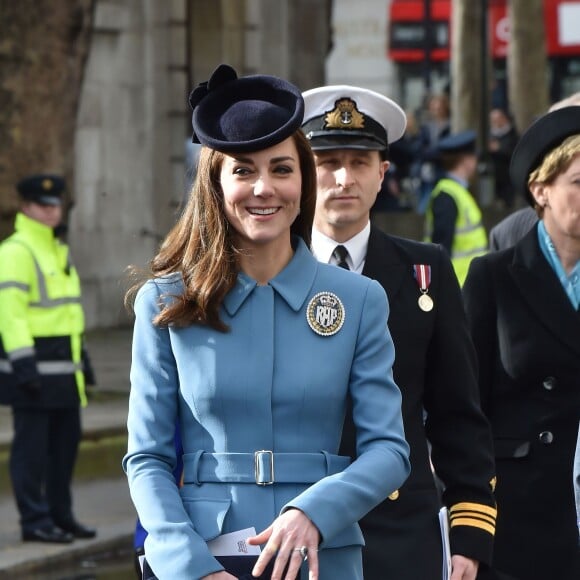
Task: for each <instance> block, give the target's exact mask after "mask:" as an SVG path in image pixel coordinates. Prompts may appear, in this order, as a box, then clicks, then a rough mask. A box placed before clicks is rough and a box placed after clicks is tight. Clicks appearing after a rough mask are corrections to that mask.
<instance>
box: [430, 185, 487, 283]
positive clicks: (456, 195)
mask: <svg viewBox="0 0 580 580" xmlns="http://www.w3.org/2000/svg"><path fill="white" fill-rule="evenodd" d="M441 192H445V193H447V194H448V195H450V196H451V197H452V198H453V201H454V202H455V205H456V206H457V220H456V222H455V235H454V237H453V243H452V245H451V262H452V263H453V268H454V269H455V274H456V275H457V279H458V280H459V284H461V285H463V283H464V282H465V278H467V271H468V270H469V263H470V262H471V260H473V258H475V257H476V256H482V255H483V254H486V253H487V234H486V232H485V228H484V226H483V222H482V220H481V210H480V209H479V207H478V205H477V203H476V201H475V199H473V196H472V195H471V193H469V191H468V190H467V189H466V188H465V187H463V186H462V185H461V184H460V183H458V182H457V181H455V180H454V179H449V178H443V179H440V180H439V181H438V182H437V184H436V185H435V188H434V189H433V191H432V192H431V202H430V203H429V208H428V209H427V212H426V215H425V217H426V241H428V242H430V241H432V239H431V236H432V234H433V210H432V203H433V200H434V199H435V198H436V197H437V196H438V195H439V194H440V193H441Z"/></svg>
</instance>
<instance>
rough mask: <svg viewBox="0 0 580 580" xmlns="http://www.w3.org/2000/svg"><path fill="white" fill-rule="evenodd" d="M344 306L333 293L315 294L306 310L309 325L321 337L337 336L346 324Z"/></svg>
mask: <svg viewBox="0 0 580 580" xmlns="http://www.w3.org/2000/svg"><path fill="white" fill-rule="evenodd" d="M344 318H345V313H344V306H343V304H342V302H341V301H340V298H339V297H338V296H337V295H336V294H333V293H332V292H319V293H318V294H315V295H314V296H313V297H312V299H311V300H310V302H309V303H308V307H307V308H306V320H308V325H309V326H310V328H312V330H313V331H314V332H316V334H319V335H320V336H332V335H333V334H336V333H337V332H338V331H339V330H340V329H341V328H342V325H343V324H344Z"/></svg>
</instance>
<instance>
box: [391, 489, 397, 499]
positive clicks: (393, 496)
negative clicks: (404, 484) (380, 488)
mask: <svg viewBox="0 0 580 580" xmlns="http://www.w3.org/2000/svg"><path fill="white" fill-rule="evenodd" d="M389 499H390V500H391V501H396V500H398V499H399V490H398V489H396V490H395V491H394V492H393V493H392V494H391V495H389Z"/></svg>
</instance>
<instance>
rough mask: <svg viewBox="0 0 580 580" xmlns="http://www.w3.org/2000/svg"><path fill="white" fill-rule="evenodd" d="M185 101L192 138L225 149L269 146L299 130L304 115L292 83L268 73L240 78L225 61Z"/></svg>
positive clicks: (256, 148)
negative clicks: (189, 109)
mask: <svg viewBox="0 0 580 580" xmlns="http://www.w3.org/2000/svg"><path fill="white" fill-rule="evenodd" d="M189 104H190V106H191V108H192V110H193V114H192V120H191V123H192V126H193V139H192V140H193V142H194V143H201V144H202V145H206V146H208V147H211V148H212V149H216V150H218V151H222V152H224V153H228V152H251V151H259V150H261V149H266V148H268V147H272V146H273V145H276V144H278V143H280V142H281V141H284V139H286V138H288V137H290V135H292V134H293V133H294V132H295V131H296V130H298V129H299V127H300V124H301V123H302V118H303V116H304V100H303V98H302V95H301V94H300V91H299V89H298V88H297V87H295V86H294V85H293V84H291V83H289V82H288V81H285V80H283V79H280V78H278V77H273V76H267V75H251V76H246V77H241V78H238V75H237V74H236V71H235V70H234V69H233V68H232V67H230V66H228V65H226V64H221V65H220V66H218V68H217V69H216V70H215V71H214V72H213V74H212V75H211V78H210V79H209V81H207V82H205V83H201V84H200V85H198V86H197V87H196V88H195V89H194V90H193V91H192V93H191V94H190V96H189Z"/></svg>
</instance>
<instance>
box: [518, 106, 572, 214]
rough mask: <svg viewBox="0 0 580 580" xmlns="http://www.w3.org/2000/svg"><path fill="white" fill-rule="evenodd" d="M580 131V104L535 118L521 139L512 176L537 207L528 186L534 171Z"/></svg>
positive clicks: (520, 190) (519, 188) (519, 189)
mask: <svg viewBox="0 0 580 580" xmlns="http://www.w3.org/2000/svg"><path fill="white" fill-rule="evenodd" d="M577 134H580V107H578V106H571V107H564V108H562V109H556V110H555V111H552V112H550V113H547V114H545V115H543V116H542V117H540V118H539V119H537V120H536V121H534V122H533V123H532V125H530V127H528V129H527V130H526V131H525V132H524V134H523V135H522V137H521V139H520V140H519V142H518V144H517V145H516V148H515V149H514V152H513V154H512V160H511V163H510V177H511V180H512V184H513V186H514V188H515V189H516V191H517V192H518V193H523V194H524V195H525V196H526V199H527V200H528V203H529V204H530V205H531V206H533V205H534V203H535V200H534V198H533V196H532V194H531V193H530V190H529V189H528V178H529V176H530V173H532V172H533V171H534V170H535V169H537V168H538V167H539V166H540V165H541V164H542V161H543V160H544V157H545V156H546V155H547V154H548V153H549V152H550V151H552V149H555V148H556V147H558V145H560V144H561V143H563V142H564V141H565V140H566V139H567V138H568V137H571V136H572V135H577Z"/></svg>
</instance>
